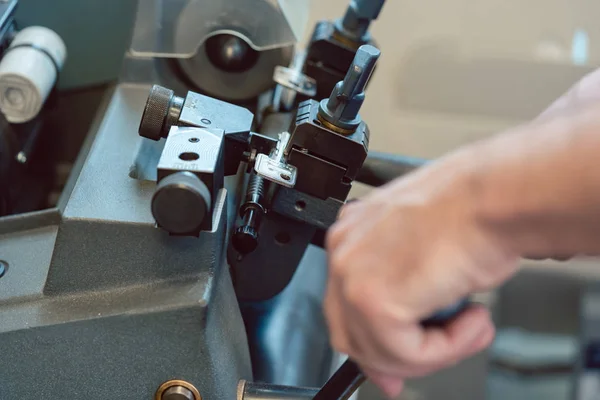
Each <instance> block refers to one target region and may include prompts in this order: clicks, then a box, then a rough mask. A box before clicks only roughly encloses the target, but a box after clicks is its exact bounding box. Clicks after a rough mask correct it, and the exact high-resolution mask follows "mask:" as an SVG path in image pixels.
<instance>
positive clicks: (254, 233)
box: [232, 174, 266, 254]
mask: <svg viewBox="0 0 600 400" xmlns="http://www.w3.org/2000/svg"><path fill="white" fill-rule="evenodd" d="M264 191H265V182H264V180H263V178H261V177H260V176H258V175H256V174H252V175H251V176H250V181H249V182H248V189H247V190H246V201H245V203H244V204H243V205H242V207H241V208H240V215H241V216H242V219H243V222H242V225H241V226H240V227H239V228H237V229H236V230H235V233H234V234H233V237H232V244H233V247H234V248H235V249H236V250H237V251H238V252H239V253H240V254H249V253H252V252H253V251H254V250H256V248H257V247H258V231H259V229H260V223H261V220H262V217H263V215H264V214H265V211H266V210H265V208H264V206H263V205H262V202H263V201H264Z"/></svg>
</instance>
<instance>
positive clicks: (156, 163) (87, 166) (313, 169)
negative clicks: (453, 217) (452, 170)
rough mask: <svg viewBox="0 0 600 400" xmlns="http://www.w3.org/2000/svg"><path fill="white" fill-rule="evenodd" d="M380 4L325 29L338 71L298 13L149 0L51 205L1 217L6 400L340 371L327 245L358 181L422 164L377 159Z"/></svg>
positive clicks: (301, 384) (274, 384)
mask: <svg viewBox="0 0 600 400" xmlns="http://www.w3.org/2000/svg"><path fill="white" fill-rule="evenodd" d="M382 5H383V2H368V1H362V2H361V1H353V2H352V3H351V4H350V6H349V9H348V11H347V12H346V14H345V15H346V16H345V17H342V18H341V19H340V21H338V22H335V21H333V22H328V23H327V26H333V27H334V28H335V32H336V33H335V35H334V36H335V37H333V36H332V38H333V39H335V40H333V39H332V40H329V39H331V38H329V39H327V43H328V44H327V46H342V45H343V46H345V47H343V51H344V54H345V56H344V57H345V58H344V60H345V61H347V65H346V64H345V65H342V64H335V65H334V63H335V60H334V59H331V60H330V59H328V57H331V56H333V53H332V54H329V53H328V52H327V51H325V52H321V53H318V52H316V50H315V49H317V48H318V47H319V46H318V45H317V44H316V43H317V41H315V40H314V35H313V41H312V42H311V44H310V45H309V47H308V48H307V49H306V50H303V49H299V48H297V47H298V46H297V41H298V39H299V38H300V37H301V35H302V32H301V31H302V29H303V27H304V25H305V23H306V15H307V11H308V10H307V4H306V3H305V2H300V1H296V0H294V1H274V0H261V1H259V0H252V1H250V0H246V1H221V2H214V1H203V0H191V1H183V0H178V1H156V0H153V1H148V0H140V2H139V5H138V13H137V20H136V24H135V27H134V30H133V31H134V32H133V38H132V46H131V50H130V52H128V54H127V55H126V57H125V59H124V63H123V71H122V75H121V80H120V82H119V84H118V85H116V87H115V88H114V92H112V93H111V96H110V97H109V98H107V101H106V104H105V106H104V107H103V113H102V114H101V115H100V116H99V122H98V125H97V131H95V132H94V135H93V137H92V138H91V139H90V140H93V141H92V142H90V145H89V146H87V147H85V148H84V151H83V152H82V153H81V154H80V158H79V162H78V163H77V164H76V168H75V169H74V170H73V171H72V173H71V175H70V178H69V182H67V184H66V186H65V190H64V191H63V192H62V195H61V198H60V199H59V201H58V204H57V206H56V207H54V208H47V209H43V210H38V211H36V212H30V213H20V214H18V215H14V216H11V217H8V218H3V219H0V234H1V236H0V261H1V262H0V265H1V266H2V269H3V272H1V273H0V321H2V324H0V353H1V354H2V365H4V366H7V367H6V368H0V382H1V383H0V398H1V399H17V398H19V399H34V398H44V399H63V398H68V399H78V398H87V399H105V398H113V397H118V398H123V399H132V400H138V399H140V400H141V399H157V400H175V399H186V400H188V399H189V400H200V399H204V400H211V399H233V398H245V399H253V398H264V397H261V396H265V395H266V394H265V393H270V395H271V396H272V397H273V398H295V397H294V396H299V397H300V398H311V396H312V395H314V394H315V393H316V391H317V389H302V388H307V387H308V388H319V387H320V386H322V385H323V384H324V383H325V382H326V381H327V379H328V378H329V376H330V375H331V371H332V369H334V367H335V365H334V354H333V352H332V350H331V347H330V345H329V341H328V337H327V329H326V326H325V322H324V319H323V316H322V312H321V297H322V289H323V286H324V282H325V268H324V265H323V264H324V259H323V255H322V253H319V252H318V250H317V249H316V248H317V247H318V245H319V242H320V240H322V236H323V233H324V232H325V230H326V229H327V228H328V227H329V226H330V225H331V224H332V223H333V221H334V220H335V218H336V215H337V212H338V210H339V208H340V207H341V206H342V205H343V204H344V202H345V201H346V200H347V197H348V193H349V190H350V188H351V185H352V183H353V182H354V181H357V180H361V181H363V182H365V183H367V184H380V183H381V182H384V181H386V180H389V178H391V177H392V176H395V175H394V171H397V172H405V171H407V170H410V169H412V168H415V167H417V166H418V165H420V164H421V163H422V162H421V161H420V160H413V159H404V158H389V157H386V156H385V155H381V154H378V153H369V151H368V145H369V135H370V133H369V129H368V126H367V123H366V122H365V121H363V119H362V118H361V117H360V113H359V111H360V107H361V105H362V103H363V102H364V101H365V90H366V87H367V83H368V81H369V78H370V76H371V74H372V72H373V70H374V68H375V64H376V61H377V59H378V57H379V54H380V52H379V50H378V49H377V48H376V47H375V46H373V45H372V44H370V43H372V41H371V38H370V36H369V34H368V29H367V28H368V26H369V23H370V22H371V21H372V20H373V19H375V18H376V17H377V14H378V13H379V10H380V9H381V6H382ZM340 15H343V10H341V11H340ZM264 21H269V23H268V24H265V23H264ZM340 35H341V36H340ZM342 37H343V38H344V39H343V40H342V41H340V38H342ZM351 38H353V39H352V40H354V41H353V42H352V43H353V44H352V46H349V40H350V39H351ZM340 48H341V47H340ZM319 54H320V55H319ZM319 57H322V63H318V62H317V61H318V58H319ZM311 68H313V70H312V71H314V68H317V69H319V72H318V73H317V72H315V73H314V74H313V73H311ZM325 75H327V76H325ZM319 92H321V93H326V94H325V95H320V94H319ZM367 101H368V100H367ZM138 133H139V134H138ZM391 167H394V170H392V169H391ZM311 243H314V244H317V246H313V245H311ZM319 265H320V266H321V267H318V266H319ZM286 393H287V394H288V395H289V396H288V395H286ZM294 393H295V394H294ZM240 396H241V397H240Z"/></svg>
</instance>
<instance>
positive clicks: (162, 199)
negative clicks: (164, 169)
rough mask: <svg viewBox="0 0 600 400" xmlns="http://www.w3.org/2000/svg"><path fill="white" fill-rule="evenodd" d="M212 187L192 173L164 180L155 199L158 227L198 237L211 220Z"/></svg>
mask: <svg viewBox="0 0 600 400" xmlns="http://www.w3.org/2000/svg"><path fill="white" fill-rule="evenodd" d="M210 209H211V196H210V192H209V190H208V187H207V186H206V185H205V184H204V182H202V181H201V180H200V178H198V177H197V176H196V175H194V174H192V173H191V172H188V171H184V172H177V173H175V174H172V175H169V176H167V177H165V178H163V179H162V180H161V181H160V182H159V183H158V185H157V187H156V192H155V193H154V196H153V197H152V215H153V216H154V219H155V221H156V223H157V224H158V226H160V227H161V228H163V229H165V230H166V231H168V232H170V233H172V234H174V235H188V234H197V233H198V232H199V231H200V228H201V226H202V223H203V221H204V219H205V218H210V215H209V213H210Z"/></svg>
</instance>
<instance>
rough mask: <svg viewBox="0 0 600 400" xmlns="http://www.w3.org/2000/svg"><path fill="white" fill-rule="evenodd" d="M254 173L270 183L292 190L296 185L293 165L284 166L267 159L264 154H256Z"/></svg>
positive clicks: (295, 172) (295, 171)
mask: <svg viewBox="0 0 600 400" xmlns="http://www.w3.org/2000/svg"><path fill="white" fill-rule="evenodd" d="M254 171H255V172H256V174H257V175H258V176H261V177H263V178H265V179H267V180H269V181H271V182H275V183H277V184H279V185H281V186H285V187H288V188H293V187H294V185H295V184H296V175H297V172H298V171H297V169H296V167H294V166H293V165H289V164H284V163H281V162H278V161H276V160H273V159H271V158H269V157H268V156H267V155H266V154H258V155H257V156H256V162H255V164H254Z"/></svg>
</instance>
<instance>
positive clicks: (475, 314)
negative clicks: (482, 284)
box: [417, 306, 494, 368]
mask: <svg viewBox="0 0 600 400" xmlns="http://www.w3.org/2000/svg"><path fill="white" fill-rule="evenodd" d="M493 333H494V325H493V323H492V321H491V318H490V314H489V311H488V310H486V309H485V308H484V307H483V306H474V307H472V308H470V309H468V310H466V311H465V312H464V313H462V314H461V315H460V316H458V317H457V318H456V319H455V320H454V321H452V322H451V323H450V324H449V325H448V326H447V327H446V328H444V329H429V330H425V331H424V335H423V341H422V345H421V348H420V349H419V357H420V360H419V361H418V362H417V364H421V365H423V366H431V367H433V368H436V367H445V366H449V365H452V364H454V363H456V362H457V361H459V360H462V359H464V358H466V357H468V356H470V355H472V354H474V353H477V352H479V351H481V350H483V349H484V348H485V347H486V346H488V345H489V343H490V342H491V340H492V339H493Z"/></svg>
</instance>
